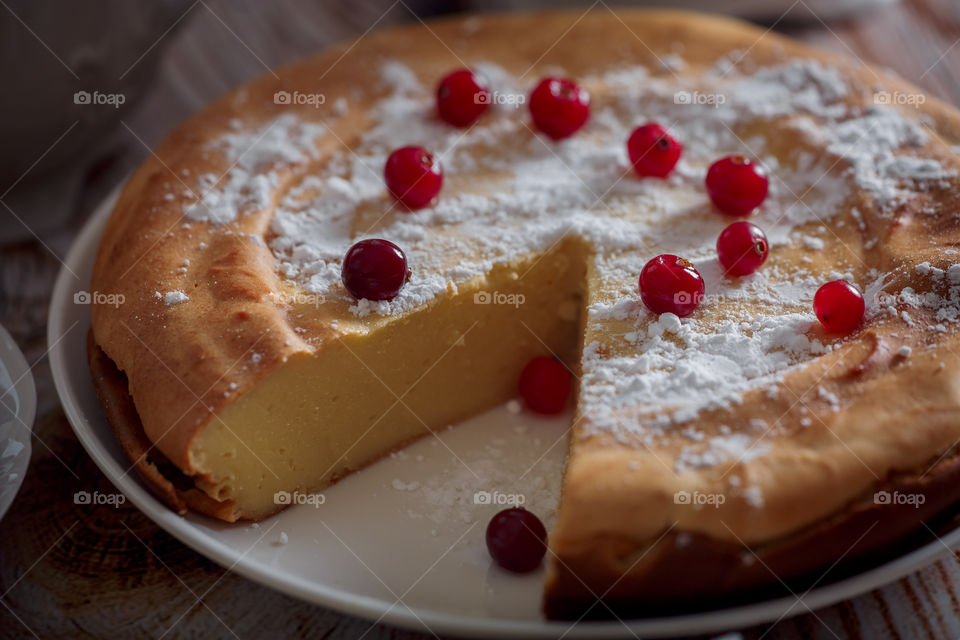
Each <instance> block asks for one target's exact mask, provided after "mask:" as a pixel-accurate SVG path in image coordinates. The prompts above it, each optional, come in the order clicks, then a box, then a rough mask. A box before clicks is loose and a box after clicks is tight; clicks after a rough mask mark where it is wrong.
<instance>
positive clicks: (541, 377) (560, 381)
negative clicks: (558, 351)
mask: <svg viewBox="0 0 960 640" xmlns="http://www.w3.org/2000/svg"><path fill="white" fill-rule="evenodd" d="M570 387H571V383H570V372H569V371H567V368H566V367H565V366H564V365H563V363H562V362H560V361H559V360H557V359H556V358H550V357H548V356H540V357H539V358H534V359H533V360H531V361H530V362H528V363H527V366H525V367H524V368H523V371H522V372H520V385H519V390H520V397H522V398H523V400H524V402H526V403H527V407H529V408H530V409H531V410H532V411H535V412H537V413H542V414H545V415H553V414H555V413H560V412H561V411H563V409H564V407H566V406H567V398H569V397H570Z"/></svg>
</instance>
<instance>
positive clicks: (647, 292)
mask: <svg viewBox="0 0 960 640" xmlns="http://www.w3.org/2000/svg"><path fill="white" fill-rule="evenodd" d="M703 292H704V284H703V278H702V277H700V273H699V272H698V271H697V270H696V269H695V268H694V266H693V263H692V262H690V261H689V260H684V259H683V258H678V257H677V256H674V255H670V254H669V253H665V254H663V255H659V256H657V257H656V258H653V259H652V260H650V261H649V262H647V264H645V265H643V269H642V270H641V271H640V299H641V300H643V304H645V305H647V308H648V309H650V311H652V312H653V313H656V314H660V313H668V312H669V313H675V314H676V315H678V316H680V317H681V318H684V317H686V316H688V315H690V314H691V313H693V310H694V309H696V308H697V307H698V306H699V305H700V302H701V301H702V300H703Z"/></svg>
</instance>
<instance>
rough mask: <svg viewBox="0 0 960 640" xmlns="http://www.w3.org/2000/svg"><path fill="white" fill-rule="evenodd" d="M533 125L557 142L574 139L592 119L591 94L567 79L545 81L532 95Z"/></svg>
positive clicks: (541, 82)
mask: <svg viewBox="0 0 960 640" xmlns="http://www.w3.org/2000/svg"><path fill="white" fill-rule="evenodd" d="M530 115H531V116H533V124H534V126H536V127H537V129H539V130H540V131H542V132H544V133H545V134H547V135H548V136H550V137H551V138H553V139H554V140H559V139H561V138H567V137H569V136H572V135H573V134H574V133H575V132H576V131H577V130H578V129H579V128H580V127H582V126H583V125H584V124H586V122H587V118H588V117H590V94H589V93H587V91H586V89H582V88H580V87H579V86H578V85H577V84H576V83H575V82H573V80H569V79H567V78H544V79H543V80H541V81H540V84H538V85H537V87H536V88H535V89H534V90H533V93H531V94H530Z"/></svg>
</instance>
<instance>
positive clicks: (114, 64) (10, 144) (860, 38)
mask: <svg viewBox="0 0 960 640" xmlns="http://www.w3.org/2000/svg"><path fill="white" fill-rule="evenodd" d="M651 3H652V4H658V5H663V6H671V7H683V8H694V9H703V10H708V11H712V12H719V13H729V14H733V15H737V16H740V17H743V18H745V19H747V20H750V21H753V22H756V23H758V24H760V25H762V26H764V27H768V28H770V29H774V30H777V31H781V32H784V33H787V34H789V35H792V36H795V37H797V38H800V39H802V40H805V41H807V42H809V43H811V44H813V45H816V46H819V47H821V48H825V49H829V50H833V51H835V52H838V53H840V54H842V55H846V56H848V57H850V58H853V59H855V60H859V61H862V62H866V63H869V64H873V65H878V66H882V67H888V68H890V69H892V70H894V71H896V72H897V73H899V74H900V75H902V76H904V77H905V78H907V79H908V80H910V81H912V82H914V83H916V84H918V85H920V86H921V87H922V88H923V89H924V90H925V91H926V92H927V93H929V94H930V95H933V96H936V97H939V98H941V99H943V100H945V101H947V102H950V103H952V104H954V105H960V2H958V0H653V2H644V1H643V0H635V1H633V2H613V1H612V0H610V1H609V2H608V1H607V0H596V1H590V0H554V1H552V2H551V1H549V0H449V1H444V0H272V1H270V2H264V1H262V0H69V1H64V0H0V65H2V69H3V71H4V79H5V82H4V86H3V90H2V92H0V324H2V325H3V326H5V327H6V328H7V329H8V330H9V331H10V333H11V334H12V335H13V337H14V339H15V340H16V342H17V343H18V344H19V345H20V347H21V349H22V350H23V351H24V352H25V354H26V356H27V360H28V361H29V362H30V363H31V365H33V375H34V378H35V379H36V384H37V392H38V400H39V406H38V414H37V421H36V424H35V427H34V438H35V441H36V442H35V444H34V456H33V459H32V462H31V465H32V470H33V473H32V474H31V475H30V476H28V477H27V479H26V481H25V484H24V486H23V488H22V490H21V495H20V503H19V505H15V508H14V510H13V511H11V513H10V514H9V516H8V517H7V518H6V519H5V520H4V521H3V522H2V523H0V541H3V543H2V544H0V593H2V594H3V595H0V604H3V605H5V608H0V637H5V630H6V631H10V630H11V629H14V628H19V625H18V624H17V623H16V622H15V621H14V620H13V619H12V618H10V617H9V616H8V615H7V614H8V612H9V611H10V610H11V609H10V607H9V606H7V603H10V605H11V606H12V607H13V609H18V607H19V608H22V607H24V606H27V605H28V604H29V605H31V606H33V605H36V606H39V605H37V603H39V602H41V600H38V598H45V599H50V606H49V607H47V608H45V611H46V612H48V615H45V616H44V618H45V619H44V620H42V621H32V623H33V625H32V626H34V625H36V624H39V623H41V622H42V623H43V625H45V626H43V628H44V629H46V630H47V631H48V632H49V633H50V634H51V635H50V637H61V635H65V636H71V637H72V636H76V635H78V634H79V635H87V636H90V637H99V636H100V635H110V636H111V637H112V635H113V634H112V633H111V631H112V630H114V629H116V628H118V625H119V628H126V629H130V628H131V627H130V626H126V627H124V625H137V628H138V629H140V630H141V631H142V632H143V633H144V634H146V635H153V631H154V630H162V629H164V628H166V626H169V622H170V620H169V619H168V618H169V612H170V611H171V607H173V608H177V607H178V606H179V608H180V609H182V608H184V600H183V599H184V598H186V599H187V601H186V603H185V604H186V605H190V604H191V602H190V601H189V600H190V598H189V594H187V595H186V596H185V595H184V591H183V586H182V585H181V584H178V582H177V581H178V580H179V579H180V578H179V577H176V576H174V575H172V574H171V573H170V572H169V571H167V570H166V569H165V567H161V566H158V564H157V563H158V560H157V557H164V558H167V559H169V560H170V561H171V562H175V563H177V564H176V566H177V567H178V572H177V573H178V575H179V576H180V577H183V578H184V579H185V580H186V581H187V582H189V583H190V584H191V585H193V584H201V585H202V584H214V585H219V586H218V588H217V595H218V596H219V594H223V598H224V599H225V600H227V601H230V600H231V599H232V597H234V596H236V594H239V593H243V594H244V598H243V601H244V602H246V603H257V606H250V607H246V608H242V610H237V609H238V608H237V607H233V610H231V609H230V608H229V607H219V608H218V609H217V610H218V613H219V614H220V615H224V616H227V617H228V618H230V619H229V620H227V622H228V623H229V624H230V626H232V627H237V626H238V625H240V626H244V627H245V628H252V629H259V630H261V631H263V632H266V631H267V630H273V631H274V632H275V633H276V634H278V635H288V634H289V635H300V634H301V631H302V630H303V629H304V628H306V629H310V628H327V627H331V625H332V627H331V628H335V627H336V626H337V625H340V624H346V623H342V621H341V617H340V616H338V615H337V614H333V613H331V612H326V611H323V610H320V609H317V608H315V607H309V606H307V605H303V604H302V603H299V602H296V601H293V600H292V599H289V598H286V597H285V596H281V595H280V594H277V593H274V592H270V591H268V590H266V589H264V588H261V587H257V586H255V585H253V584H252V583H247V582H246V581H244V580H243V579H242V578H239V577H237V576H234V575H232V574H224V573H223V570H222V569H220V568H219V567H217V566H216V565H213V564H212V563H210V562H209V561H206V560H205V559H203V558H201V557H199V556H198V555H197V554H194V553H193V552H192V551H190V550H189V549H187V548H185V547H183V545H180V544H179V543H178V542H176V541H175V540H173V539H172V538H170V537H169V536H167V535H166V534H165V533H163V532H162V531H160V530H159V529H157V527H156V526H155V525H153V524H152V523H150V522H149V521H147V520H146V519H145V518H142V517H140V516H139V514H138V513H137V512H136V511H135V510H133V509H132V508H131V511H129V512H125V516H124V517H125V518H126V519H125V520H124V522H123V527H126V529H124V528H123V527H121V526H120V524H119V523H118V521H117V520H116V519H113V520H110V521H91V519H90V518H84V519H83V520H82V521H83V523H84V524H83V527H81V528H78V529H77V530H76V531H75V532H73V533H71V535H70V536H69V539H68V543H69V545H70V547H69V548H67V549H63V547H64V546H65V545H66V544H67V543H65V545H60V546H58V547H57V551H55V552H54V553H51V554H49V555H46V551H45V550H46V549H48V548H50V546H51V545H52V544H53V543H55V542H57V541H58V539H57V536H59V535H60V532H62V531H63V528H59V529H58V528H57V526H55V524H54V523H55V521H56V520H57V518H59V517H61V514H60V513H59V511H58V510H59V509H60V508H61V507H62V508H63V509H70V508H72V505H70V504H67V505H49V504H46V503H47V502H49V499H48V498H47V497H46V496H49V495H51V492H50V490H49V486H50V485H51V484H52V483H57V482H64V483H69V482H70V481H71V479H70V478H69V477H64V476H63V469H62V468H61V467H62V465H59V464H55V463H51V462H50V460H51V459H53V458H57V459H61V460H64V461H65V463H66V464H68V465H69V466H71V467H75V468H76V469H77V474H78V475H87V476H88V477H89V476H95V477H99V472H98V471H97V470H96V469H95V467H93V464H92V462H91V461H90V460H89V458H87V456H86V454H85V453H83V451H82V450H81V449H80V446H79V444H78V443H77V442H76V439H75V438H74V437H73V435H72V433H71V432H70V430H69V426H68V425H67V423H66V420H65V418H64V416H63V412H62V409H61V408H60V406H59V402H58V401H57V398H56V394H55V392H54V390H53V387H52V382H51V379H50V372H49V367H48V365H47V362H46V359H45V357H44V356H45V355H46V352H47V348H48V345H47V344H46V338H45V333H46V331H45V328H46V314H47V307H48V303H49V296H50V292H51V289H52V286H53V280H54V277H55V276H56V273H57V271H58V270H59V268H60V266H61V259H62V257H63V256H64V255H65V254H66V252H67V250H68V249H69V247H70V244H71V242H72V241H73V239H74V238H75V236H76V234H77V232H78V230H79V228H80V227H81V226H82V224H83V222H84V221H85V220H86V218H87V217H88V216H89V215H90V213H91V212H92V211H93V210H94V208H95V207H96V205H97V204H98V203H99V202H100V201H102V200H103V199H104V198H105V197H106V195H107V194H108V193H110V192H111V191H112V190H113V189H115V188H116V187H117V186H118V185H119V184H121V183H122V181H123V179H124V178H125V176H127V175H128V174H129V173H130V172H131V171H132V170H133V169H134V168H135V167H136V166H137V165H138V164H139V163H140V162H142V160H143V159H144V158H145V157H146V156H147V155H148V154H149V150H150V149H151V148H152V147H154V146H155V145H156V144H157V143H158V142H159V141H160V140H161V139H162V138H163V137H164V136H165V135H166V134H167V133H168V132H169V131H170V130H171V129H172V128H173V127H175V126H176V125H177V124H178V123H179V122H180V121H181V120H183V119H184V118H186V117H187V116H189V115H190V114H191V113H193V112H195V111H197V110H198V109H200V108H202V107H203V106H204V105H205V104H206V103H208V102H210V101H211V100H213V99H214V98H216V97H217V96H219V95H220V94H222V93H224V92H225V91H227V90H229V89H231V88H233V87H235V86H237V85H239V84H241V83H243V82H245V81H247V80H249V79H250V78H252V77H254V76H257V75H259V74H261V73H264V72H265V71H266V70H267V69H269V68H273V67H276V66H279V65H283V64H285V63H288V62H290V61H292V60H295V59H297V58H300V57H303V56H306V55H309V54H311V53H313V52H316V51H319V50H321V49H323V48H325V47H327V46H329V45H331V44H333V43H336V42H339V41H343V40H350V39H353V38H357V37H359V36H361V35H362V34H364V33H366V32H367V31H369V30H372V29H379V28H384V27H388V26H389V25H391V24H395V23H402V22H411V21H417V20H427V19H429V18H431V17H435V16H440V15H450V14H455V13H461V12H469V11H494V10H496V11H504V10H518V9H527V8H540V7H544V6H563V7H573V8H580V9H582V10H584V11H587V10H591V11H611V10H613V11H615V10H617V9H618V8H619V7H622V6H637V5H644V4H651ZM59 493H64V494H66V492H59ZM59 493H58V495H59ZM30 505H39V506H37V507H36V508H33V507H31V506H30ZM63 517H64V518H67V516H63ZM67 519H68V520H69V518H67ZM71 521H72V520H71ZM131 526H132V527H133V529H131V528H130V527H131ZM81 529H82V530H81ZM133 530H135V531H136V533H137V535H138V536H140V537H142V538H143V539H144V540H146V541H147V543H148V544H149V545H150V548H156V549H157V557H151V556H150V555H149V554H147V553H145V551H144V547H143V546H142V545H138V544H136V543H133V544H131V543H130V542H129V535H128V532H129V531H133ZM23 531H28V532H29V535H28V536H23V535H22V532H23ZM16 532H20V533H21V535H19V536H17V539H16V540H13V537H14V534H15V533H16ZM114 545H115V546H117V548H118V549H119V553H109V552H107V550H108V549H111V548H112V546H114ZM101 551H102V553H101ZM41 553H42V554H43V555H41ZM38 556H39V559H38ZM84 563H87V564H84ZM26 573H29V574H30V575H29V576H28V577H27V579H24V580H23V581H22V582H20V580H21V577H22V576H23V575H25V574H26ZM64 576H70V579H69V580H64V578H63V577H64ZM18 583H19V586H17V589H16V590H12V587H11V589H10V590H9V591H10V594H9V595H7V593H5V591H8V590H5V589H4V585H11V584H13V585H18ZM906 588H907V587H903V586H896V587H891V589H893V590H894V591H896V590H897V589H900V590H903V589H906ZM92 591H96V592H97V593H98V598H96V599H95V600H91V596H90V595H89V594H90V593H91V592H92ZM885 593H886V591H885V592H884V594H879V595H875V596H872V598H873V599H872V600H871V599H870V597H865V598H866V599H865V600H864V601H863V602H862V603H861V604H859V605H857V606H858V607H862V608H863V611H864V612H866V613H864V615H873V616H876V618H877V619H881V618H882V619H884V620H888V623H887V624H888V625H889V626H890V628H894V627H897V626H899V625H902V624H907V623H908V622H910V621H911V620H912V621H913V623H917V621H919V620H922V619H923V618H925V617H927V616H928V615H929V612H928V611H927V608H929V607H932V606H934V605H932V604H929V602H933V601H932V600H930V601H926V600H925V602H928V604H915V606H914V605H913V604H911V602H913V603H916V602H917V599H916V596H915V595H914V596H913V597H911V596H910V594H909V593H899V591H897V592H896V593H898V594H899V595H898V597H893V598H891V599H890V600H888V599H887V595H885ZM943 597H944V598H946V597H947V596H943ZM950 598H953V600H952V602H953V605H950V603H949V602H947V603H946V604H944V605H943V606H944V607H945V608H949V607H950V606H952V607H953V611H954V613H955V614H956V613H960V611H958V606H957V604H956V602H957V600H956V597H955V596H953V595H950ZM105 599H107V600H109V601H110V602H112V603H114V604H112V605H111V606H110V607H106V608H105V607H104V606H103V603H104V602H105ZM178 600H179V605H178ZM94 601H95V602H97V603H99V606H92V602H94ZM114 605H115V606H114ZM937 606H938V607H939V605H937ZM835 609H837V611H838V612H836V613H835V614H834V613H830V614H823V615H830V616H833V615H836V616H839V617H837V620H841V619H842V620H846V618H845V617H844V614H843V607H842V606H839V607H836V608H835ZM21 610H22V609H21ZM871 611H872V614H871ZM891 612H892V613H891ZM189 615H190V617H191V618H194V617H196V618H197V620H198V621H199V622H200V623H202V622H203V620H204V619H208V618H210V612H209V611H205V610H204V609H202V608H200V607H197V608H196V609H191V611H190V614H189ZM831 620H832V618H831ZM904 620H906V621H907V622H904ZM207 622H208V623H209V625H208V626H207V627H206V628H208V629H209V628H211V625H212V628H218V626H217V625H216V624H215V623H214V622H213V621H212V620H207ZM307 623H309V624H310V625H314V626H313V627H311V626H309V625H308V626H303V625H307ZM789 624H790V625H791V629H793V631H792V632H791V631H789V630H788V632H787V633H785V634H784V633H781V634H777V635H776V637H777V638H781V637H813V635H814V634H807V633H806V632H805V631H804V629H805V628H807V627H805V626H804V625H805V624H806V623H804V617H801V618H798V619H797V620H796V621H791V622H790V623H789ZM845 624H846V623H845V622H844V623H843V624H839V623H838V627H837V628H839V627H840V626H845ZM291 625H292V626H291ZM297 625H300V626H297ZM816 626H818V625H816V624H813V623H810V624H809V625H808V627H810V628H813V627H816ZM186 628H189V626H187V627H186ZM200 628H204V627H203V625H202V624H201V627H200ZM355 628H359V629H361V630H362V629H363V627H362V626H361V627H355ZM81 630H82V632H83V633H82V634H81V633H80V631H81ZM221 630H222V629H221ZM819 631H820V632H822V631H824V630H823V629H820V630H819ZM331 637H339V635H334V636H331ZM369 637H371V638H381V637H387V632H383V633H382V634H381V633H373V634H371V635H370V636H369ZM389 637H400V636H399V635H395V634H391V635H390V636H389ZM404 637H406V636H404ZM771 637H772V636H771ZM868 637H869V636H868ZM888 637H894V636H888ZM904 637H912V636H911V634H910V633H907V634H906V635H905V636H904Z"/></svg>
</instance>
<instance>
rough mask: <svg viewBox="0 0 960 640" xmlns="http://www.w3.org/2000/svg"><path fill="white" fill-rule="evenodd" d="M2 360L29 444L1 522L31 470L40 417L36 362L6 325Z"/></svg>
mask: <svg viewBox="0 0 960 640" xmlns="http://www.w3.org/2000/svg"><path fill="white" fill-rule="evenodd" d="M0 360H2V361H3V364H4V365H5V366H6V368H7V373H8V375H9V376H10V381H11V382H12V383H13V388H14V389H15V390H16V393H17V399H18V402H17V405H18V406H17V411H16V413H15V414H14V415H15V416H16V419H17V420H18V421H19V422H20V423H21V428H22V429H24V430H25V431H26V434H25V435H26V436H27V438H26V441H25V442H23V443H22V444H23V445H24V450H25V451H26V453H25V454H24V452H23V451H21V452H20V454H18V455H26V456H27V464H26V466H25V467H24V469H23V472H22V473H21V474H20V477H18V478H17V479H16V480H15V481H14V482H15V484H16V486H15V487H14V489H13V495H11V497H10V503H9V504H7V505H6V506H0V520H2V519H3V517H4V516H5V515H6V514H7V511H9V510H10V507H12V506H13V503H14V502H16V500H17V495H18V494H19V493H20V489H21V488H23V481H24V480H25V479H26V477H27V473H28V472H29V471H30V462H31V458H32V456H33V443H32V440H33V423H34V420H36V418H37V386H36V383H35V382H34V380H33V366H34V365H35V364H36V363H34V365H31V364H30V362H29V361H28V360H27V357H26V356H25V355H24V353H23V349H21V348H20V345H18V344H17V341H16V340H14V339H13V336H12V335H10V332H9V331H8V330H7V328H6V327H4V326H3V325H0Z"/></svg>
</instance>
